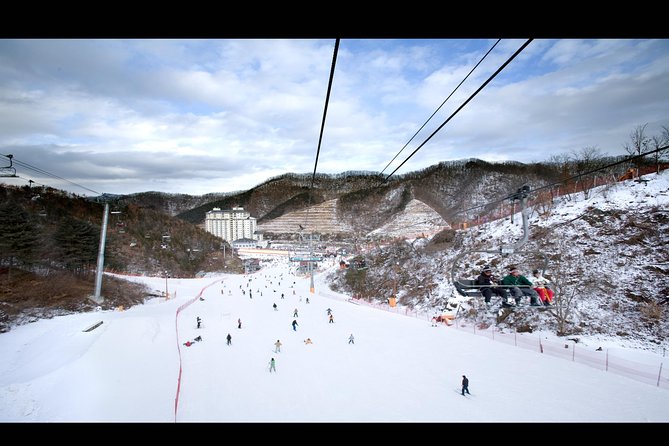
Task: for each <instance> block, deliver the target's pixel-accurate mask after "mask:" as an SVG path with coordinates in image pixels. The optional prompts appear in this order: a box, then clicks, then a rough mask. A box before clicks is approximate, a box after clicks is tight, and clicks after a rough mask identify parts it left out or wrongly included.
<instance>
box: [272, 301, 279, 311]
mask: <svg viewBox="0 0 669 446" xmlns="http://www.w3.org/2000/svg"><path fill="white" fill-rule="evenodd" d="M272 307H274V311H278V310H277V308H276V302H274V304H273V305H272Z"/></svg>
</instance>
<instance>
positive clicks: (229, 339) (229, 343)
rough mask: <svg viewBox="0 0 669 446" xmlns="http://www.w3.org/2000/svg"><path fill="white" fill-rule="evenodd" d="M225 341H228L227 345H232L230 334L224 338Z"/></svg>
mask: <svg viewBox="0 0 669 446" xmlns="http://www.w3.org/2000/svg"><path fill="white" fill-rule="evenodd" d="M225 339H227V340H228V345H231V344H232V336H230V333H228V335H227V336H226V337H225Z"/></svg>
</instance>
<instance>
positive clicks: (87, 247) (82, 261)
mask: <svg viewBox="0 0 669 446" xmlns="http://www.w3.org/2000/svg"><path fill="white" fill-rule="evenodd" d="M98 231H99V230H98V229H97V228H96V227H95V226H93V225H92V224H90V223H87V222H84V221H81V220H78V219H76V218H72V217H65V218H64V219H63V220H62V221H61V222H60V224H59V225H58V229H57V230H56V233H55V235H54V239H55V241H56V246H57V247H58V253H59V256H60V261H61V262H62V264H63V265H64V266H65V267H66V268H67V269H69V270H72V271H74V272H77V273H79V272H82V271H83V270H84V269H86V268H87V267H88V266H89V265H92V264H94V263H95V259H96V257H97V254H98V243H99V240H100V236H99V234H98Z"/></svg>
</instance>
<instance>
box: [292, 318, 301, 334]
mask: <svg viewBox="0 0 669 446" xmlns="http://www.w3.org/2000/svg"><path fill="white" fill-rule="evenodd" d="M292 325H293V331H297V326H298V325H299V324H298V323H297V321H296V320H295V319H293V324H292Z"/></svg>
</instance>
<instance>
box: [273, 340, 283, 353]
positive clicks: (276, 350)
mask: <svg viewBox="0 0 669 446" xmlns="http://www.w3.org/2000/svg"><path fill="white" fill-rule="evenodd" d="M281 345H282V344H281V341H279V340H278V339H277V340H276V342H275V343H274V353H281Z"/></svg>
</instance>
